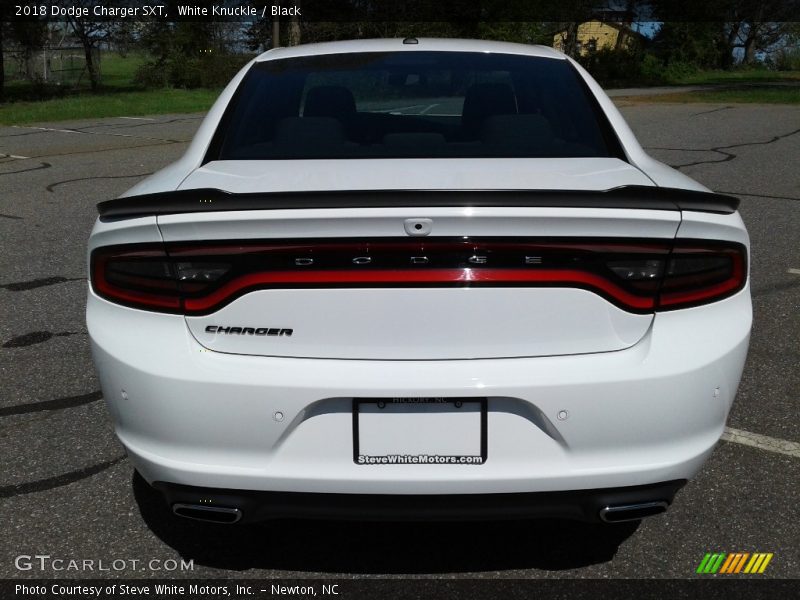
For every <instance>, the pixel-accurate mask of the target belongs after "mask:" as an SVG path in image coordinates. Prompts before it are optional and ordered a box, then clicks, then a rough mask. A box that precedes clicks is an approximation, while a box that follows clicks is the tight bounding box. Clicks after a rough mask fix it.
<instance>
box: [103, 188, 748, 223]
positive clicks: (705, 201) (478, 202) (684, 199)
mask: <svg viewBox="0 0 800 600" xmlns="http://www.w3.org/2000/svg"><path fill="white" fill-rule="evenodd" d="M441 206H459V207H466V206H471V207H477V206H505V207H516V206H527V207H537V206H542V207H544V206H554V207H569V208H633V209H651V210H692V211H698V212H707V213H717V214H731V213H733V212H735V211H736V209H737V208H738V206H739V199H738V198H735V197H733V196H727V195H724V194H716V193H713V192H698V191H692V190H682V189H677V188H665V187H652V186H641V185H629V186H621V187H617V188H612V189H609V190H602V191H582V190H353V191H349V190H346V191H307V192H306V191H303V192H267V193H247V194H236V193H230V192H225V191H223V190H219V189H214V188H198V189H191V190H178V191H172V192H159V193H154V194H143V195H140V196H129V197H125V198H118V199H116V200H106V201H105V202H100V203H99V204H98V205H97V210H98V212H99V213H100V217H101V218H119V217H124V218H129V217H141V216H153V215H171V214H182V213H193V212H219V211H238V210H286V209H314V208H400V207H402V208H405V207H408V208H411V207H420V208H422V207H426V208H430V207H441Z"/></svg>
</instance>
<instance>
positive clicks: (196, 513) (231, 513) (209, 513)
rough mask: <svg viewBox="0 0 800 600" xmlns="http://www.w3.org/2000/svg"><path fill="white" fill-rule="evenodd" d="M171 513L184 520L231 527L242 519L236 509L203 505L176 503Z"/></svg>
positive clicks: (239, 511) (240, 513)
mask: <svg viewBox="0 0 800 600" xmlns="http://www.w3.org/2000/svg"><path fill="white" fill-rule="evenodd" d="M172 512H173V513H174V514H176V515H178V516H179V517H183V518H184V519H193V520H195V521H205V522H206V523H223V524H227V525H232V524H233V523H236V522H237V521H239V520H240V519H241V518H242V511H241V510H239V509H238V508H228V507H225V506H206V505H204V504H184V503H177V504H173V505H172Z"/></svg>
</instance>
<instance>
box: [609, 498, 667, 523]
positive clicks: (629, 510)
mask: <svg viewBox="0 0 800 600" xmlns="http://www.w3.org/2000/svg"><path fill="white" fill-rule="evenodd" d="M668 506H669V504H668V503H667V502H664V501H659V502H641V503H639V504H622V505H618V506H606V507H605V508H602V509H600V519H602V520H603V521H605V522H606V523H623V522H625V521H638V520H639V519H644V518H645V517H652V516H654V515H660V514H661V513H663V512H666V510H667V507H668Z"/></svg>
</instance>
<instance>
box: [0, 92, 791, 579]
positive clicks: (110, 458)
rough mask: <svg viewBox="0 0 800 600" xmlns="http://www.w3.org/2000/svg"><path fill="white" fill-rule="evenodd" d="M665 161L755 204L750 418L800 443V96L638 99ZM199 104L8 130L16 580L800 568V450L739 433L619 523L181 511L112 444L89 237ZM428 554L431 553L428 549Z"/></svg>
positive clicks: (744, 419) (0, 496)
mask: <svg viewBox="0 0 800 600" xmlns="http://www.w3.org/2000/svg"><path fill="white" fill-rule="evenodd" d="M618 103H619V105H620V106H621V109H622V111H623V113H624V114H625V117H626V118H627V119H628V122H629V123H630V124H631V126H632V128H633V129H634V131H635V132H636V134H637V135H638V137H639V140H640V141H641V142H642V144H643V145H644V146H645V147H646V148H647V149H648V150H649V151H650V152H651V154H652V155H654V156H655V157H656V158H658V159H660V160H663V161H664V162H666V163H668V164H671V165H673V166H677V167H678V168H680V169H681V170H682V171H683V172H685V173H686V174H688V175H690V176H692V177H694V178H696V179H697V180H699V181H701V182H702V183H704V184H706V185H707V186H709V187H711V188H712V189H714V190H717V191H720V192H725V193H728V194H733V195H736V196H739V197H741V198H742V205H741V208H740V211H741V213H742V216H743V218H744V220H745V222H746V223H747V226H748V229H749V231H750V235H751V238H752V246H753V250H752V261H753V262H752V289H753V297H754V309H755V326H754V330H753V338H752V344H751V349H750V355H749V358H748V362H747V366H746V368H745V372H744V376H743V378H742V383H741V386H740V390H739V395H738V398H737V401H736V403H735V405H734V409H733V412H732V414H731V416H730V419H729V425H730V426H731V427H734V428H736V429H740V430H744V431H748V432H752V433H756V434H762V435H766V436H771V437H775V438H779V439H782V440H789V441H794V442H799V441H800V429H799V428H798V398H799V397H800V345H799V344H798V340H800V318H798V314H799V312H800V275H798V274H796V273H791V272H790V269H800V107H795V106H781V105H768V106H760V105H712V104H660V103H659V104H637V103H636V101H635V99H632V98H620V99H618ZM200 118H201V117H200V116H199V115H174V116H161V117H158V118H155V119H153V120H144V119H141V120H130V119H120V118H116V119H102V120H95V121H80V122H62V123H42V124H38V125H36V126H26V127H2V128H0V186H1V187H0V189H1V190H2V193H0V250H1V251H0V382H1V385H0V457H2V461H0V523H2V535H0V577H14V578H21V577H40V578H41V577H91V576H95V577H96V576H98V573H95V572H75V571H70V572H53V571H44V572H42V571H38V570H32V571H18V570H17V569H16V568H15V567H14V557H16V556H18V555H20V554H37V553H38V554H50V555H51V556H53V557H60V558H66V559H70V558H75V559H103V560H107V561H111V560H113V559H118V558H122V559H127V560H130V559H138V560H140V561H144V562H146V561H149V560H151V559H160V560H165V559H170V558H181V557H182V558H184V559H186V560H188V559H192V560H193V561H194V570H193V571H186V572H174V573H164V572H163V571H162V572H157V571H152V570H147V569H146V570H143V571H142V570H139V569H133V568H126V569H123V570H121V571H113V572H111V573H105V574H103V575H102V576H132V577H151V576H163V575H165V574H166V575H169V576H170V577H190V576H191V577H275V576H285V577H295V576H296V577H313V576H322V575H330V574H344V575H346V576H351V575H353V576H355V575H362V574H365V575H377V576H382V575H383V576H397V575H406V576H411V577H418V576H425V575H441V574H446V575H447V576H454V577H462V576H468V577H489V578H491V577H514V578H530V577H533V578H560V577H570V578H573V577H593V578H616V577H623V578H634V577H664V578H666V577H673V578H683V577H692V576H694V569H695V568H696V565H697V564H698V563H699V561H700V560H701V559H702V557H703V555H704V554H705V553H706V552H713V551H725V552H734V551H747V552H774V553H775V557H774V559H773V560H772V562H771V564H770V567H769V569H768V571H767V573H766V575H765V576H764V577H767V576H768V577H779V578H798V577H800V550H799V549H798V540H800V508H798V506H799V505H800V503H798V489H799V488H800V486H799V485H798V484H800V459H798V458H797V457H795V456H787V455H784V454H777V453H771V452H767V451H764V450H762V449H759V448H754V447H750V446H744V445H740V444H735V443H729V442H720V444H719V445H718V447H717V449H716V451H715V452H714V454H713V456H712V458H711V459H710V461H709V462H708V463H707V465H706V466H705V468H704V469H703V470H702V472H701V473H700V474H699V475H698V477H697V478H696V479H695V480H693V481H692V482H690V483H689V484H688V485H687V487H686V488H685V489H684V490H683V491H681V492H680V493H679V495H678V497H677V501H676V503H675V505H674V506H673V507H672V508H671V510H670V511H669V512H668V513H667V514H666V515H664V516H661V517H658V518H654V519H651V520H648V521H645V522H643V523H642V524H641V525H638V524H634V525H624V526H620V527H617V528H613V529H611V530H609V529H607V528H600V527H594V526H587V525H581V524H574V523H564V522H557V521H539V522H524V523H514V522H504V523H468V524H463V523H442V524H408V523H404V524H392V523H389V524H376V523H360V524H353V523H341V522H301V521H284V522H276V523H272V524H266V525H263V526H255V527H246V528H244V527H243V528H220V527H208V526H197V525H194V524H192V523H190V522H183V521H177V520H174V519H172V517H171V516H169V515H167V514H165V511H164V509H163V507H162V506H161V504H160V500H159V498H158V497H156V496H155V495H154V494H153V493H152V492H151V491H150V490H149V489H148V488H147V486H146V485H145V484H143V483H142V481H141V480H139V479H138V478H136V477H135V476H134V473H133V469H132V467H131V465H130V463H129V462H128V460H127V459H126V458H125V456H124V453H123V451H122V448H121V447H120V445H119V444H118V442H117V441H116V439H115V438H114V435H113V431H112V426H111V423H110V420H109V417H108V415H107V413H106V410H105V407H104V405H103V403H102V401H101V399H102V395H101V393H100V391H99V385H98V381H97V377H96V375H95V374H94V371H93V367H92V364H91V360H90V354H89V345H88V338H87V335H86V327H85V323H84V314H83V312H84V306H85V295H86V279H85V277H86V265H85V255H84V253H85V242H86V239H87V237H88V235H89V232H90V230H91V228H92V224H93V222H94V219H95V216H96V212H95V204H96V203H97V202H98V201H101V200H106V199H109V198H113V197H115V196H117V195H118V194H120V193H121V192H123V191H124V190H125V189H127V188H128V187H130V186H131V185H133V184H134V183H136V182H137V181H139V180H140V179H141V178H143V177H145V176H146V175H147V174H149V173H152V172H154V171H156V170H157V169H159V168H161V167H163V166H165V165H166V164H167V163H169V162H171V161H173V160H175V159H176V158H178V156H179V155H180V154H181V153H182V152H183V150H184V149H185V147H186V145H187V142H188V141H189V140H190V139H191V137H192V134H193V132H194V131H195V129H196V128H197V126H198V125H199V122H200ZM421 546H422V547H424V551H422V550H420V547H421Z"/></svg>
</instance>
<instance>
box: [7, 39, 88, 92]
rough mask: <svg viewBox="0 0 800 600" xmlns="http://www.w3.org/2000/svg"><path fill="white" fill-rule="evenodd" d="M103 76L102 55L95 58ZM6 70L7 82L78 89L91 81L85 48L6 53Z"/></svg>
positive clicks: (71, 47) (70, 47) (10, 50)
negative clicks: (47, 84)
mask: <svg viewBox="0 0 800 600" xmlns="http://www.w3.org/2000/svg"><path fill="white" fill-rule="evenodd" d="M92 57H93V59H94V61H95V64H96V65H97V70H98V72H100V52H99V50H97V49H95V50H94V52H93V55H92ZM3 58H4V60H3V70H4V72H5V78H6V82H10V81H30V82H32V83H49V84H54V85H63V86H66V87H77V86H79V85H81V84H82V83H87V82H88V81H89V72H88V70H87V68H86V55H85V54H84V50H83V47H81V46H69V47H60V48H50V47H45V48H41V49H38V50H34V51H25V50H15V49H6V50H5V52H4V57H3Z"/></svg>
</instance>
